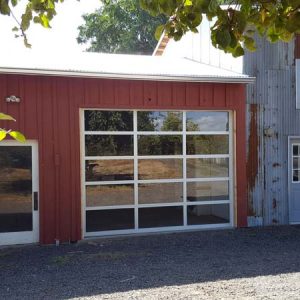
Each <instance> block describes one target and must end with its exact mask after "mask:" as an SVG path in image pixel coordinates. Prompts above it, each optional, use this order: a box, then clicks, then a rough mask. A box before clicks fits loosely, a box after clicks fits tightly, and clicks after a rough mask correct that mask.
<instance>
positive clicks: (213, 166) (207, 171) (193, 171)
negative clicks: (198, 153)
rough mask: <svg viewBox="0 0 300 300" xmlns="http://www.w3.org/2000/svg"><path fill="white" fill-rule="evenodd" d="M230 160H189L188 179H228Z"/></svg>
mask: <svg viewBox="0 0 300 300" xmlns="http://www.w3.org/2000/svg"><path fill="white" fill-rule="evenodd" d="M228 175H229V159H228V158H189V159H187V177H188V178H208V177H228Z"/></svg>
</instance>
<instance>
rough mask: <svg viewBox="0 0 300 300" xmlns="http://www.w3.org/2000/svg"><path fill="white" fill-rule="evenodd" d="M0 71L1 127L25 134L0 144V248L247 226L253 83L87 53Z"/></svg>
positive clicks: (174, 64)
mask: <svg viewBox="0 0 300 300" xmlns="http://www.w3.org/2000/svg"><path fill="white" fill-rule="evenodd" d="M33 61H34V63H33ZM0 73H1V74H0V111H1V112H4V113H7V114H10V115H12V116H13V117H15V118H16V119H17V122H16V123H15V124H12V123H11V122H6V123H5V122H3V124H1V127H4V128H6V129H8V128H17V129H18V130H20V131H21V132H23V133H24V134H25V136H26V138H27V142H26V143H24V144H20V143H17V142H14V141H12V140H5V141H2V142H1V143H0V153H1V154H0V245H7V244H19V243H36V242H39V243H42V244H51V243H55V242H57V243H58V242H72V241H78V240H81V239H84V238H88V237H96V236H103V235H115V234H135V233H146V232H158V231H175V230H191V229H206V228H232V227H242V226H246V225H247V196H246V195H247V182H246V129H245V126H246V121H245V108H246V106H245V101H246V99H245V97H246V93H245V86H246V84H247V83H250V82H253V78H250V77H248V76H246V75H241V74H238V73H234V72H232V71H226V70H223V69H220V68H216V67H213V66H208V65H205V64H201V63H198V62H193V61H191V60H188V59H176V60H175V59H172V58H164V57H144V56H129V55H127V56H126V55H104V54H93V53H86V54H82V55H81V56H80V57H78V59H74V58H72V59H71V58H69V59H68V58H66V60H65V62H64V64H63V65H62V64H61V65H59V64H57V65H55V62H53V64H50V63H49V62H47V63H45V62H43V61H41V62H37V61H36V60H33V59H32V58H24V57H22V61H21V62H13V63H7V66H2V67H1V68H0ZM11 96H15V97H16V98H15V97H11ZM16 99H17V100H19V101H15V100H16Z"/></svg>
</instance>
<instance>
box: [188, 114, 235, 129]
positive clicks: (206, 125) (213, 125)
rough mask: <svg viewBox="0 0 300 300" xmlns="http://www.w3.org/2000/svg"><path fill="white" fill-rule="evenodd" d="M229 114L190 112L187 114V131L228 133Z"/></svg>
mask: <svg viewBox="0 0 300 300" xmlns="http://www.w3.org/2000/svg"><path fill="white" fill-rule="evenodd" d="M228 128H229V122H228V113H227V112H205V111H203V112H202V111H201V112H200V111H195V112H194V111H193V112H192V111H190V112H187V113H186V130H187V131H228Z"/></svg>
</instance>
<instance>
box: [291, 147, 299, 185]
mask: <svg viewBox="0 0 300 300" xmlns="http://www.w3.org/2000/svg"><path fill="white" fill-rule="evenodd" d="M292 151H293V158H292V177H293V182H294V183H296V182H300V144H293V145H292Z"/></svg>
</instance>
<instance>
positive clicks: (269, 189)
mask: <svg viewBox="0 0 300 300" xmlns="http://www.w3.org/2000/svg"><path fill="white" fill-rule="evenodd" d="M257 44H258V48H259V50H258V51H257V52H256V53H247V54H246V55H245V58H244V72H245V73H246V74H249V75H252V76H256V83H255V85H249V86H248V89H247V104H248V105H247V137H248V141H247V142H248V149H247V153H248V154H247V159H248V160H247V174H248V199H249V203H248V207H249V210H248V224H249V226H257V225H271V224H287V223H288V222H289V216H288V182H287V178H288V176H287V175H288V174H287V172H288V136H290V135H300V112H299V110H296V105H295V104H296V96H295V58H294V53H295V51H294V46H295V41H292V42H290V43H288V44H286V43H277V44H270V43H269V42H266V41H263V40H261V39H257Z"/></svg>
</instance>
